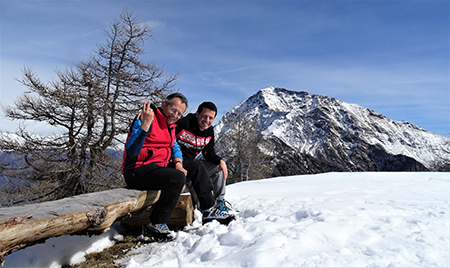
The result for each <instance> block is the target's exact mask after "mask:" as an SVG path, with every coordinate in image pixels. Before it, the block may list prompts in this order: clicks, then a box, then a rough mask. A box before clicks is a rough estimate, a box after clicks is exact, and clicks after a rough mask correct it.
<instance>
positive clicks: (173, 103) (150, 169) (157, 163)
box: [122, 93, 187, 241]
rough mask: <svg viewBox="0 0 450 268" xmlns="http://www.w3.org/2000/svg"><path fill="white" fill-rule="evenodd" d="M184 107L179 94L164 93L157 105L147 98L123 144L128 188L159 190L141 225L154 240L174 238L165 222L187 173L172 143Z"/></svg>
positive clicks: (123, 170) (173, 206)
mask: <svg viewBox="0 0 450 268" xmlns="http://www.w3.org/2000/svg"><path fill="white" fill-rule="evenodd" d="M186 108H187V99H186V97H184V96H183V95H182V94H180V93H174V94H171V95H169V96H167V98H166V99H165V100H164V101H163V102H162V105H161V107H160V108H156V107H155V106H153V105H152V104H151V102H150V101H148V102H144V105H143V107H142V111H141V112H140V113H139V114H138V116H137V117H136V118H135V119H134V120H133V123H132V124H131V127H130V131H129V133H128V137H127V141H126V143H125V151H124V153H123V164H122V173H123V176H124V179H125V182H126V183H127V185H128V187H130V188H133V189H138V190H161V194H160V197H159V199H158V201H157V202H156V204H155V206H154V208H153V212H152V214H151V216H150V223H149V224H148V225H147V226H146V228H145V229H146V233H147V234H149V235H150V236H152V237H154V238H155V239H156V240H157V241H170V240H172V239H174V236H173V235H172V233H171V232H170V230H169V228H168V227H167V225H166V223H167V221H168V220H169V217H170V214H171V213H172V211H173V209H174V208H175V206H176V204H177V202H178V199H179V197H180V194H181V191H182V190H183V187H184V185H185V182H186V174H187V171H186V170H185V169H184V168H183V167H182V165H180V163H181V161H182V160H183V159H182V154H181V151H180V148H179V146H178V144H177V143H176V139H175V124H174V123H175V122H176V121H177V120H178V119H179V118H180V117H181V115H182V114H183V113H184V112H185V111H186ZM171 160H172V162H170V161H171ZM169 163H170V164H169Z"/></svg>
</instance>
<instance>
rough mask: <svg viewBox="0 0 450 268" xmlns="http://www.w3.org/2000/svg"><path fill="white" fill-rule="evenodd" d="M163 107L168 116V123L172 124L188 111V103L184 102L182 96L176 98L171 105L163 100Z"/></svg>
mask: <svg viewBox="0 0 450 268" xmlns="http://www.w3.org/2000/svg"><path fill="white" fill-rule="evenodd" d="M161 108H162V110H163V114H164V115H165V116H166V117H167V124H168V125H170V124H173V123H175V122H177V121H178V119H180V117H181V116H182V115H183V113H184V111H186V103H182V102H181V99H180V98H174V99H173V101H172V103H171V104H170V105H167V104H166V102H164V101H163V103H162V104H161Z"/></svg>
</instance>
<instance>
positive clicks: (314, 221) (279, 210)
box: [5, 172, 450, 267]
mask: <svg viewBox="0 0 450 268" xmlns="http://www.w3.org/2000/svg"><path fill="white" fill-rule="evenodd" d="M227 198H228V199H229V201H231V202H232V204H233V205H234V207H235V208H236V209H238V210H239V212H238V218H237V220H236V221H234V222H232V223H230V225H228V226H224V225H220V224H218V223H217V222H212V223H208V224H206V225H203V226H202V225H200V224H199V223H198V222H195V223H194V224H193V226H189V227H187V228H186V229H185V230H183V231H180V232H177V238H176V240H175V241H173V242H170V243H164V244H158V243H152V244H147V245H145V246H141V247H136V248H134V249H132V250H131V251H130V252H129V253H128V254H127V255H126V257H124V258H123V259H121V260H119V261H117V262H118V263H120V264H123V265H124V266H126V267H153V266H156V267H176V266H179V267H180V266H182V267H192V266H195V267H287V266H297V267H298V266H306V267H313V266H318V267H350V266H351V267H449V264H450V226H449V225H450V173H394V172H392V173H328V174H318V175H303V176H291V177H279V178H273V179H266V180H261V181H251V182H243V183H238V184H233V185H230V186H228V187H227ZM121 238H122V237H121V235H119V234H118V233H117V232H116V231H114V230H111V231H109V232H107V233H105V234H103V235H101V236H98V237H90V238H89V237H79V236H61V237H57V238H52V239H49V240H47V242H46V243H45V244H40V245H36V246H33V247H29V248H26V249H24V250H21V251H18V252H15V253H13V254H11V255H9V256H7V257H6V263H5V267H60V266H61V265H64V264H73V263H77V262H81V261H83V259H84V255H85V254H87V253H90V252H94V251H100V250H102V249H103V248H105V247H107V246H110V245H112V244H113V243H114V241H116V240H120V239H121Z"/></svg>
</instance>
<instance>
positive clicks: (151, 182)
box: [124, 164, 186, 224]
mask: <svg viewBox="0 0 450 268" xmlns="http://www.w3.org/2000/svg"><path fill="white" fill-rule="evenodd" d="M124 178H125V182H126V183H127V185H128V187H129V188H132V189H136V190H161V194H160V196H159V199H158V201H157V202H156V203H155V206H154V208H153V211H152V214H151V215H150V222H151V223H153V224H159V223H167V221H168V220H169V218H170V214H172V211H173V209H174V208H175V206H176V205H177V202H178V199H179V198H180V194H181V191H182V190H183V187H184V184H185V183H186V176H184V173H183V172H181V171H179V170H176V169H174V168H172V167H160V166H158V165H156V164H149V165H145V166H142V167H137V168H134V170H133V171H132V172H127V173H125V174H124Z"/></svg>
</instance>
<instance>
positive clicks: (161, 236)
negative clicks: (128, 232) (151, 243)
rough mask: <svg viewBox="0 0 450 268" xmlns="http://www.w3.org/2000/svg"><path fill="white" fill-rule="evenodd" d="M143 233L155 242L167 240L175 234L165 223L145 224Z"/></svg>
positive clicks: (172, 238)
mask: <svg viewBox="0 0 450 268" xmlns="http://www.w3.org/2000/svg"><path fill="white" fill-rule="evenodd" d="M144 234H145V235H146V236H150V237H152V238H153V239H154V240H155V241H156V242H169V241H172V240H174V239H175V236H174V235H173V234H172V232H171V231H170V230H169V227H167V225H166V224H165V223H160V224H152V223H149V224H147V225H146V226H145V231H144Z"/></svg>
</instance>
